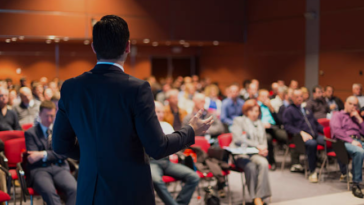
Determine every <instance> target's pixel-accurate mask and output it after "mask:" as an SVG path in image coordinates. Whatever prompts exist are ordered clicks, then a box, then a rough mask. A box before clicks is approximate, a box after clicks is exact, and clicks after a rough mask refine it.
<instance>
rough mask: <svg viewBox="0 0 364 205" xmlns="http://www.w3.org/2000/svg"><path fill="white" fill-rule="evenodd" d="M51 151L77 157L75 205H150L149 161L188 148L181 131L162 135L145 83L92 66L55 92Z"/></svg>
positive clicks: (190, 139)
mask: <svg viewBox="0 0 364 205" xmlns="http://www.w3.org/2000/svg"><path fill="white" fill-rule="evenodd" d="M58 106H59V111H58V113H57V116H56V122H55V125H54V129H53V148H54V150H55V151H56V152H57V153H59V154H66V155H73V156H75V154H77V150H76V151H75V149H76V148H77V147H76V146H75V139H76V136H77V138H78V142H79V147H80V156H81V158H80V168H79V177H78V182H77V185H78V190H77V203H76V204H77V205H101V204H102V205H103V204H113V205H118V204H133V205H139V204H140V205H149V204H152V205H154V204H155V201H154V190H153V185H152V180H151V172H150V166H149V157H148V156H147V154H148V155H149V156H151V157H153V158H154V159H160V158H163V157H166V156H168V155H170V154H172V153H175V152H177V151H179V150H181V149H183V148H185V147H188V146H189V145H192V144H194V135H195V133H194V131H193V129H192V127H190V126H186V127H183V128H182V130H180V131H177V132H174V133H172V134H170V135H164V133H163V131H162V128H161V127H160V123H159V121H158V119H157V116H156V114H155V110H154V109H155V108H154V99H153V94H152V92H151V88H150V85H149V83H148V82H146V81H142V80H139V79H137V78H134V77H132V76H130V75H127V74H125V73H124V72H122V71H121V69H120V68H118V67H116V66H112V65H105V64H101V65H96V66H95V68H94V69H92V70H91V71H89V72H85V73H84V74H82V75H80V76H78V77H76V78H72V79H69V80H67V81H66V82H64V84H63V86H62V90H61V99H60V101H59V104H58Z"/></svg>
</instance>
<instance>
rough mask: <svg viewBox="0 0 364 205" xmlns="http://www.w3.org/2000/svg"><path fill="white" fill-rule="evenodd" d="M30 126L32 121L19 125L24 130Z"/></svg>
mask: <svg viewBox="0 0 364 205" xmlns="http://www.w3.org/2000/svg"><path fill="white" fill-rule="evenodd" d="M31 127H33V123H27V124H24V125H22V126H21V128H22V129H23V130H24V131H27V130H28V129H29V128H31Z"/></svg>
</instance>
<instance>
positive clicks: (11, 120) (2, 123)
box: [0, 87, 21, 131]
mask: <svg viewBox="0 0 364 205" xmlns="http://www.w3.org/2000/svg"><path fill="white" fill-rule="evenodd" d="M8 101H9V90H8V89H6V88H4V87H0V111H1V113H0V131H6V130H21V127H20V124H19V120H18V116H17V115H16V113H15V112H14V111H12V110H9V109H8V106H7V104H8Z"/></svg>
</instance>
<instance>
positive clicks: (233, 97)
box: [220, 84, 244, 126]
mask: <svg viewBox="0 0 364 205" xmlns="http://www.w3.org/2000/svg"><path fill="white" fill-rule="evenodd" d="M228 93H229V97H228V98H226V99H225V100H223V101H222V106H221V115H220V119H221V122H222V123H224V124H225V125H227V126H231V125H232V124H233V120H234V118H235V117H236V116H241V115H242V114H243V113H242V110H241V107H243V105H244V100H242V99H240V98H239V87H238V86H237V85H235V84H233V85H231V86H230V87H229V92H228Z"/></svg>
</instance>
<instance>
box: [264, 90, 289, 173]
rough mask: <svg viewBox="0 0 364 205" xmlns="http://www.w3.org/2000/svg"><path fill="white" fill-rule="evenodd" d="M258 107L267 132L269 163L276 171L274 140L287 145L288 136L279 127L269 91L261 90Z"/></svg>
mask: <svg viewBox="0 0 364 205" xmlns="http://www.w3.org/2000/svg"><path fill="white" fill-rule="evenodd" d="M258 105H259V106H260V111H261V121H262V123H263V125H264V128H265V131H266V132H267V140H268V161H269V164H270V165H271V170H273V171H274V170H275V169H276V160H275V158H274V149H273V148H274V147H273V142H272V140H273V139H276V140H277V141H278V142H281V143H287V139H288V136H287V133H286V131H284V130H283V129H280V127H279V125H280V124H281V122H278V118H277V114H276V112H275V111H274V108H273V106H272V105H271V104H270V99H269V92H268V90H264V89H262V90H259V93H258Z"/></svg>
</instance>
